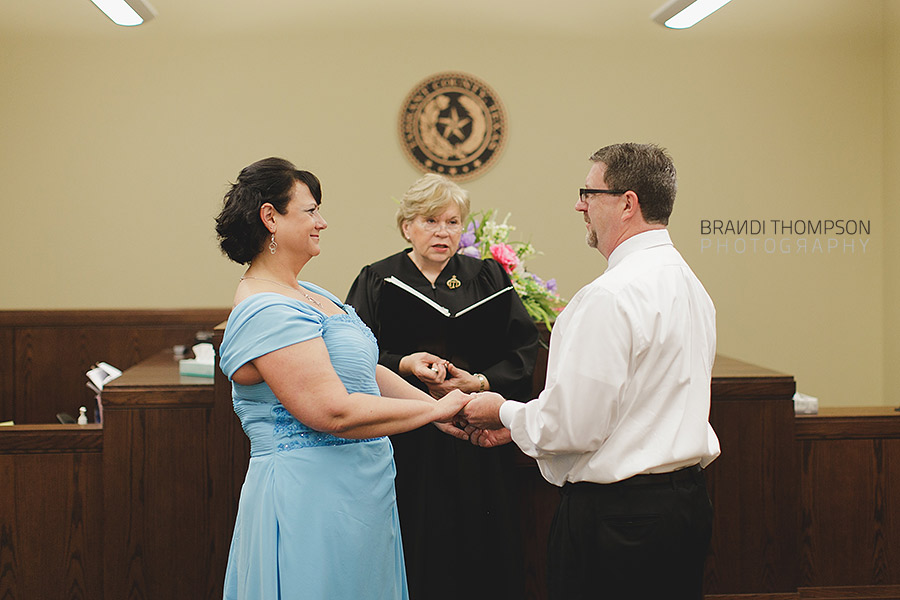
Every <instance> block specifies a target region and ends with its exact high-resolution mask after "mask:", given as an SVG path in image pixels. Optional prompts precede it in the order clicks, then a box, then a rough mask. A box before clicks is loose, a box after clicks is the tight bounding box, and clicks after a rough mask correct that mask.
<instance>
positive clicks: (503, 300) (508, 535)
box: [347, 249, 538, 600]
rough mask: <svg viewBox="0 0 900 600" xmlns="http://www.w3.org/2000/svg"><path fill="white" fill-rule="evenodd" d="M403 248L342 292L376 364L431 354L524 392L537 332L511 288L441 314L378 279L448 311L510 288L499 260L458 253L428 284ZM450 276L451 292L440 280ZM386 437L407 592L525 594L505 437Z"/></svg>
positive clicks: (520, 395)
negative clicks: (477, 440)
mask: <svg viewBox="0 0 900 600" xmlns="http://www.w3.org/2000/svg"><path fill="white" fill-rule="evenodd" d="M409 252H410V250H409V249H407V250H405V251H403V252H399V253H397V254H395V255H393V256H389V257H388V258H386V259H384V260H381V261H379V262H376V263H374V264H372V265H369V266H366V267H364V268H363V269H362V271H360V273H359V276H357V278H356V280H355V281H354V282H353V285H352V287H351V288H350V292H349V294H348V296H347V304H350V305H351V306H353V308H354V309H355V310H356V312H357V313H358V314H359V316H360V318H361V319H362V320H363V321H364V322H365V323H366V324H367V325H368V326H369V328H370V329H371V330H372V333H374V334H375V337H376V338H377V340H378V346H379V351H380V358H379V362H380V363H381V364H383V365H385V366H386V367H388V368H390V369H391V370H393V371H394V372H397V371H398V369H399V364H400V359H401V358H402V357H404V356H406V355H408V354H412V353H414V352H420V351H427V352H431V353H433V354H436V355H437V356H440V357H442V358H445V359H447V360H449V361H451V362H452V363H453V364H454V365H456V366H458V367H460V368H462V369H465V370H466V371H468V372H469V373H473V374H474V373H482V374H484V376H485V377H487V379H488V381H489V382H490V387H491V390H493V391H496V392H498V393H499V394H501V395H503V396H504V397H505V398H507V399H515V400H521V401H527V400H530V399H531V388H532V374H533V371H534V362H535V359H536V357H537V349H538V332H537V328H536V327H535V325H534V322H533V321H532V319H531V318H530V317H529V316H528V313H527V312H526V311H525V307H524V306H522V302H521V301H520V300H519V297H518V295H517V294H516V292H515V290H513V289H509V290H507V291H506V292H503V293H501V294H499V295H496V296H495V297H493V298H492V299H490V300H488V301H487V302H485V303H483V304H481V305H479V306H477V307H475V308H473V309H472V310H470V311H468V312H465V314H462V315H460V316H456V317H454V316H450V317H448V316H445V315H444V314H442V313H441V312H439V311H438V310H437V309H436V308H434V307H433V306H431V305H430V304H428V303H426V302H425V301H424V300H422V299H421V298H419V297H417V296H415V295H414V294H412V293H410V292H409V291H407V290H405V289H403V288H402V287H400V286H398V285H394V284H392V283H390V282H386V281H385V279H386V278H389V277H394V278H396V279H397V280H399V281H401V282H402V283H404V284H406V285H407V286H410V287H412V288H414V289H415V290H416V291H418V292H419V293H421V294H424V295H425V296H426V297H428V298H430V299H431V300H433V301H434V302H436V303H437V304H439V305H441V306H443V307H445V308H446V309H448V311H449V313H450V314H451V315H456V314H457V313H459V312H460V311H463V310H464V309H466V308H467V307H470V306H472V305H473V304H475V303H477V302H479V301H480V300H483V299H485V298H488V297H490V296H491V295H493V294H495V293H496V292H498V291H500V290H503V289H504V288H507V287H509V286H510V285H511V283H510V280H509V276H508V275H507V274H506V272H505V271H504V270H503V268H502V267H501V266H500V264H499V263H497V262H496V261H494V260H492V259H486V260H479V259H476V258H471V257H468V256H463V255H459V254H457V255H454V256H453V257H452V258H451V259H450V261H449V262H448V263H447V266H446V267H444V270H443V271H442V272H441V274H440V275H439V276H438V278H437V280H436V281H435V284H434V286H432V285H431V282H430V281H428V279H426V278H425V276H424V275H423V274H422V273H421V272H420V271H419V269H418V267H416V265H415V264H414V263H413V262H412V260H411V259H410V257H409V256H408V253H409ZM454 278H455V279H456V280H458V281H459V283H460V285H459V287H456V288H455V289H454V288H452V287H450V286H448V285H447V282H448V281H450V280H451V279H454ZM407 380H408V381H409V382H410V383H412V384H413V385H415V386H416V387H418V388H420V389H423V390H425V391H427V387H426V386H425V385H424V384H423V383H422V382H420V381H419V380H418V379H417V378H415V377H413V376H410V377H407ZM391 442H392V444H393V446H394V459H395V462H396V465H397V478H396V489H397V506H398V509H399V512H400V529H401V532H402V535H403V549H404V556H405V559H406V568H407V577H408V580H409V593H410V599H411V600H440V599H443V598H448V599H449V598H453V599H454V600H456V599H458V598H459V597H460V595H462V596H463V597H466V598H469V599H477V598H490V599H491V600H497V598H521V597H524V571H523V567H522V553H521V535H520V532H519V513H518V509H517V504H518V499H517V498H516V497H515V495H514V494H515V487H514V486H515V479H514V471H513V461H514V458H515V455H516V454H517V450H516V448H515V445H514V444H507V445H505V446H501V447H499V448H479V447H477V446H474V445H472V444H471V443H469V442H466V441H463V440H458V439H456V438H453V437H451V436H449V435H447V434H445V433H442V432H441V431H439V430H438V429H437V428H436V427H434V426H433V425H426V426H425V427H421V428H419V429H417V430H415V431H411V432H408V433H403V434H399V435H393V436H391ZM454 581H456V582H458V585H453V582H454Z"/></svg>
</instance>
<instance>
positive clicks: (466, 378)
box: [425, 362, 490, 398]
mask: <svg viewBox="0 0 900 600" xmlns="http://www.w3.org/2000/svg"><path fill="white" fill-rule="evenodd" d="M446 369H447V376H446V377H445V378H444V380H443V381H439V382H436V383H428V382H427V381H426V382H425V383H426V385H428V391H429V392H430V393H431V395H432V396H434V397H435V398H440V397H442V396H443V395H444V394H446V393H448V392H450V391H451V390H462V391H464V392H478V391H485V390H488V389H490V387H489V385H490V384H489V383H488V380H487V378H486V377H485V376H484V375H482V376H481V377H478V376H477V375H472V374H471V373H469V372H468V371H466V370H465V369H460V368H459V367H457V366H456V365H454V364H453V363H451V362H448V363H447V364H446ZM482 380H483V381H484V386H483V387H482Z"/></svg>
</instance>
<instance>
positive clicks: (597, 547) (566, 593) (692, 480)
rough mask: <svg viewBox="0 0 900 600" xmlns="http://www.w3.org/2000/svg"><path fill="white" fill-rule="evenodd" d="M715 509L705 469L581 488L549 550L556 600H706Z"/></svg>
mask: <svg viewBox="0 0 900 600" xmlns="http://www.w3.org/2000/svg"><path fill="white" fill-rule="evenodd" d="M711 534H712V505H711V503H710V501H709V495H708V494H707V491H706V481H705V478H704V476H703V471H702V470H701V469H700V467H699V466H696V467H691V468H688V469H683V470H681V471H676V472H674V473H666V474H662V475H638V476H636V477H632V478H631V479H626V480H625V481H620V482H617V483H611V484H596V483H574V484H566V485H565V486H564V487H563V488H562V498H561V501H560V504H559V508H558V509H557V511H556V515H555V517H554V519H553V524H552V526H551V528H550V540H549V544H548V571H547V584H548V587H549V599H550V600H586V599H588V598H591V599H601V598H602V599H606V598H608V599H610V600H643V599H648V600H650V599H652V600H659V599H662V598H664V599H666V600H680V599H685V600H687V599H690V600H701V599H702V597H703V565H704V561H705V560H706V553H707V551H708V549H709V541H710V537H711Z"/></svg>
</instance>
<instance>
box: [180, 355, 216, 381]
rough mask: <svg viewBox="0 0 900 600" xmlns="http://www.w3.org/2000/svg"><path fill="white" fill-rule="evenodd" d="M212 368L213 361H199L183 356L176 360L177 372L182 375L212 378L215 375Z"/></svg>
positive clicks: (213, 367) (213, 366)
mask: <svg viewBox="0 0 900 600" xmlns="http://www.w3.org/2000/svg"><path fill="white" fill-rule="evenodd" d="M214 369H215V365H214V364H213V363H208V362H200V361H198V360H197V359H196V358H183V359H181V360H179V361H178V372H179V373H181V374H182V375H190V376H191V377H209V378H212V377H214V376H215V375H214V374H213V373H214Z"/></svg>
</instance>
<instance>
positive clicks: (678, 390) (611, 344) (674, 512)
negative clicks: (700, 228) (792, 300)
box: [464, 143, 719, 600]
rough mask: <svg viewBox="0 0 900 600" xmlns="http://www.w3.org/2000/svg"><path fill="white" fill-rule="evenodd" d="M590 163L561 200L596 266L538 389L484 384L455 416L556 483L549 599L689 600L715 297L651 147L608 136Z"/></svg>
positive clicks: (707, 438) (696, 583) (702, 495)
mask: <svg viewBox="0 0 900 600" xmlns="http://www.w3.org/2000/svg"><path fill="white" fill-rule="evenodd" d="M591 161H592V162H593V165H592V167H591V169H590V172H589V173H588V175H587V180H586V187H585V188H583V189H581V190H580V192H579V197H578V202H577V203H576V204H575V210H576V211H578V212H580V213H581V214H582V215H583V216H584V221H585V226H586V228H587V236H586V239H587V243H588V245H589V246H590V247H592V248H596V249H597V250H599V251H600V253H601V254H603V256H604V257H606V259H607V261H608V267H607V269H606V271H605V272H604V273H603V274H602V275H601V276H600V277H598V278H597V279H595V280H594V281H593V282H591V283H590V284H588V285H586V286H585V287H583V288H582V289H581V290H580V291H579V292H578V293H577V294H576V295H575V297H574V298H572V300H571V302H569V304H568V306H567V307H566V308H565V310H564V311H563V312H562V313H561V314H560V315H559V318H558V319H557V320H556V323H555V324H554V326H553V334H552V336H551V339H550V354H549V359H548V365H547V381H546V387H545V389H544V391H543V392H541V394H540V396H539V397H538V398H536V399H535V400H532V401H531V402H528V403H525V404H522V403H519V402H508V401H504V399H503V398H502V397H501V396H499V395H497V394H494V393H491V392H485V393H483V394H479V395H477V396H476V397H475V399H473V400H472V401H471V402H470V403H469V404H468V405H467V406H466V408H465V411H464V414H465V418H466V421H468V423H469V425H470V430H471V428H472V427H474V428H478V430H476V431H473V432H472V435H471V439H472V441H473V443H476V444H479V445H483V446H495V445H499V444H502V443H505V442H507V441H509V440H510V439H511V440H512V441H513V442H515V443H516V444H517V445H518V446H519V448H520V449H521V450H522V451H523V452H524V453H525V454H527V455H529V456H531V457H533V458H535V459H536V460H537V463H538V466H539V467H540V470H541V473H542V474H543V476H544V478H545V479H547V481H549V482H550V483H552V484H554V485H557V486H560V487H561V488H562V498H561V501H560V505H559V508H558V510H557V513H556V516H555V518H554V521H553V525H552V527H551V530H550V539H549V544H548V573H547V581H548V587H549V598H550V600H563V599H565V600H580V599H585V598H611V599H623V598H627V599H637V598H639V599H644V598H647V599H650V598H652V599H654V600H656V599H658V598H666V599H680V598H685V599H687V598H691V599H698V600H699V599H701V598H702V596H703V592H702V583H703V567H704V561H705V558H706V553H707V550H708V547H709V540H710V536H711V528H712V507H711V505H710V502H709V496H708V494H707V491H706V484H705V480H704V476H703V471H702V469H703V468H705V467H706V466H707V465H708V464H709V463H710V462H712V461H713V460H714V459H715V458H716V457H717V456H718V455H719V441H718V439H717V438H716V434H715V433H714V432H713V430H712V427H710V425H709V399H710V378H711V373H712V365H713V361H714V359H715V354H716V326H715V307H714V306H713V303H712V301H711V300H710V298H709V295H708V294H707V293H706V290H704V289H703V286H702V285H701V283H700V281H699V280H698V279H697V277H696V276H695V275H694V273H693V272H692V271H691V269H690V267H688V265H687V263H685V261H684V259H683V258H682V257H681V255H680V254H679V253H678V251H677V250H675V247H674V246H673V245H672V240H671V238H670V237H669V233H668V231H666V225H667V224H668V222H669V215H670V214H671V212H672V206H673V204H674V202H675V191H676V177H675V166H674V164H673V163H672V159H671V157H670V156H669V155H668V154H667V153H666V151H665V150H663V149H662V148H660V147H658V146H655V145H651V144H630V143H629V144H616V145H613V146H607V147H605V148H601V149H600V150H598V151H597V152H595V153H594V154H593V156H591Z"/></svg>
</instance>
